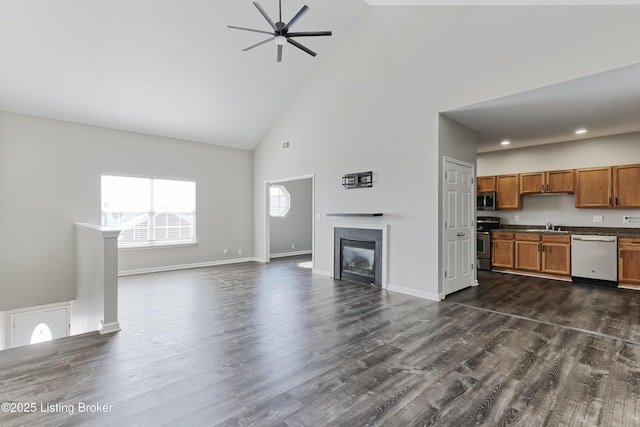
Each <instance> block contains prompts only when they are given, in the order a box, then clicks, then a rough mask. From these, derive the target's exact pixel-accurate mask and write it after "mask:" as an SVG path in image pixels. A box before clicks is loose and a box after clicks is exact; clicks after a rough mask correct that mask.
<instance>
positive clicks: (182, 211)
mask: <svg viewBox="0 0 640 427" xmlns="http://www.w3.org/2000/svg"><path fill="white" fill-rule="evenodd" d="M102 225H103V226H104V227H110V228H119V229H120V230H122V232H121V233H120V237H119V238H118V243H119V245H120V246H121V247H127V246H129V247H131V246H152V245H159V244H178V243H195V241H196V183H195V182H194V181H177V180H167V179H149V178H135V177H126V176H111V175H103V176H102Z"/></svg>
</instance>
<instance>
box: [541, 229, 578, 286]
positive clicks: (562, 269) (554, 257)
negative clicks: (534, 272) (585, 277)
mask: <svg viewBox="0 0 640 427" xmlns="http://www.w3.org/2000/svg"><path fill="white" fill-rule="evenodd" d="M541 257H542V269H541V270H542V272H543V273H548V274H557V275H560V276H571V236H569V235H568V234H567V235H555V234H551V235H549V234H543V235H542V255H541Z"/></svg>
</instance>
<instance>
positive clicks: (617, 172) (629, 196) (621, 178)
mask: <svg viewBox="0 0 640 427" xmlns="http://www.w3.org/2000/svg"><path fill="white" fill-rule="evenodd" d="M613 205H614V206H615V207H617V208H637V207H640V165H626V166H615V167H614V168H613Z"/></svg>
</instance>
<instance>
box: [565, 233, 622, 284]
mask: <svg viewBox="0 0 640 427" xmlns="http://www.w3.org/2000/svg"><path fill="white" fill-rule="evenodd" d="M617 255H618V238H617V237H616V236H581V235H573V236H571V279H572V280H573V281H574V282H583V283H594V284H599V285H609V286H617V285H618V258H617Z"/></svg>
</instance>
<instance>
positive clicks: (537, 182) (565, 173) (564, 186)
mask: <svg viewBox="0 0 640 427" xmlns="http://www.w3.org/2000/svg"><path fill="white" fill-rule="evenodd" d="M573 181H574V171H573V169H568V170H559V171H550V172H533V173H521V174H520V194H541V193H573Z"/></svg>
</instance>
